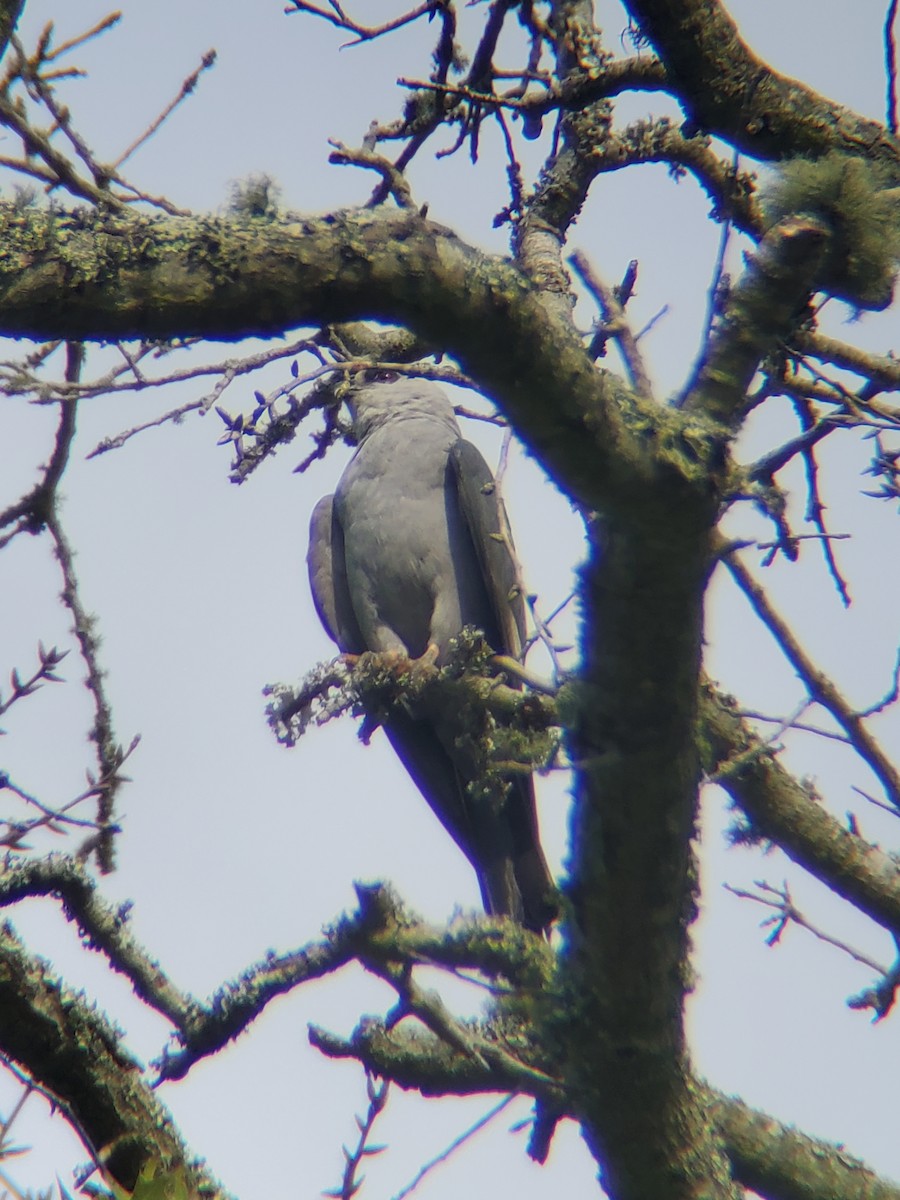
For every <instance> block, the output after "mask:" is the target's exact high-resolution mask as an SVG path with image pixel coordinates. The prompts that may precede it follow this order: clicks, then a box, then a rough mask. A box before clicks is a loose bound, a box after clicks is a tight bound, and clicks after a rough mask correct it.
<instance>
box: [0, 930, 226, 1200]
mask: <svg viewBox="0 0 900 1200" xmlns="http://www.w3.org/2000/svg"><path fill="white" fill-rule="evenodd" d="M0 1053H2V1054H3V1055H4V1056H5V1057H6V1058H9V1059H11V1060H12V1061H13V1062H14V1063H16V1064H17V1065H18V1066H19V1067H21V1068H22V1070H23V1071H25V1072H26V1073H27V1074H28V1075H29V1076H30V1077H31V1078H33V1079H34V1080H36V1081H37V1083H39V1084H40V1086H41V1088H42V1089H43V1090H44V1091H45V1092H48V1093H49V1094H50V1095H52V1096H53V1097H55V1099H56V1100H57V1102H58V1103H59V1105H60V1107H61V1108H62V1110H63V1112H64V1113H65V1114H66V1116H67V1118H68V1120H69V1122H70V1124H71V1125H72V1127H73V1129H74V1130H75V1131H76V1132H77V1133H78V1134H79V1136H80V1137H81V1139H82V1141H83V1142H84V1144H85V1147H86V1149H87V1150H88V1152H89V1153H90V1154H91V1156H92V1157H93V1158H94V1159H95V1160H99V1161H102V1162H103V1164H104V1167H105V1169H106V1171H107V1172H108V1173H109V1175H111V1176H112V1178H113V1179H114V1180H115V1181H116V1182H117V1183H119V1184H120V1185H121V1186H122V1187H124V1188H127V1189H129V1190H130V1189H131V1188H133V1187H134V1184H135V1182H136V1181H137V1179H138V1176H139V1175H140V1173H141V1171H142V1170H143V1169H144V1168H145V1167H147V1166H149V1165H153V1166H156V1167H159V1168H161V1169H163V1170H166V1169H173V1168H175V1167H179V1166H181V1167H184V1168H185V1169H186V1171H187V1176H186V1178H187V1181H188V1183H189V1184H190V1186H191V1187H193V1188H194V1189H195V1190H196V1193H197V1194H198V1195H200V1196H210V1197H211V1196H215V1195H218V1188H217V1186H216V1185H215V1183H214V1182H213V1180H212V1179H211V1178H210V1177H209V1176H208V1175H207V1174H206V1173H205V1172H204V1171H203V1170H202V1169H200V1168H199V1167H196V1166H194V1165H192V1164H191V1162H190V1161H189V1158H188V1154H187V1151H186V1149H185V1147H184V1146H183V1144H182V1143H181V1140H180V1138H179V1137H178V1134H177V1133H176V1131H175V1128H174V1126H173V1125H172V1122H171V1120H170V1118H169V1116H168V1114H167V1113H166V1112H165V1110H164V1109H163V1108H162V1106H161V1105H160V1104H159V1102H158V1101H157V1100H156V1098H155V1096H154V1095H153V1092H152V1091H151V1089H150V1087H149V1086H148V1085H147V1084H146V1083H145V1082H144V1081H143V1079H142V1078H141V1072H140V1068H139V1066H138V1064H137V1063H136V1062H135V1061H134V1060H133V1059H132V1058H131V1057H130V1055H128V1053H127V1052H126V1051H125V1050H124V1049H123V1048H122V1046H121V1039H120V1036H119V1034H117V1033H116V1032H115V1031H114V1030H113V1029H112V1027H111V1026H110V1025H109V1024H108V1023H107V1022H106V1020H105V1019H104V1018H103V1017H101V1016H100V1015H99V1014H98V1013H97V1012H96V1010H95V1009H94V1008H92V1007H91V1006H89V1005H88V1004H87V1003H86V1002H85V1001H84V1000H82V999H81V998H80V997H78V996H76V995H74V994H73V993H71V992H69V991H67V990H66V989H65V988H64V987H62V985H61V984H60V982H59V980H57V979H56V978H54V976H53V974H52V972H51V971H50V970H49V968H48V966H47V964H46V963H44V962H42V961H41V960H40V959H38V958H33V957H31V956H29V955H28V954H26V952H25V950H24V948H23V947H22V945H21V943H20V942H19V941H18V939H17V938H16V937H15V935H14V934H13V932H12V931H11V929H10V928H9V926H5V927H3V928H2V929H0Z"/></svg>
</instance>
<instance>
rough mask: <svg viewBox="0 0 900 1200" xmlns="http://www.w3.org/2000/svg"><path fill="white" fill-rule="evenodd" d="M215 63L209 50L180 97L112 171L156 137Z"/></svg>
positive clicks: (116, 169) (117, 161)
mask: <svg viewBox="0 0 900 1200" xmlns="http://www.w3.org/2000/svg"><path fill="white" fill-rule="evenodd" d="M215 61H216V52H215V50H207V52H206V53H205V54H204V55H203V58H202V59H201V61H200V66H199V67H198V68H197V70H196V71H194V72H193V73H192V74H190V75H188V77H187V79H185V81H184V82H183V83H182V85H181V87H180V89H179V91H178V95H177V96H176V97H175V99H174V100H172V102H171V103H170V104H168V105H166V107H165V108H164V109H163V111H162V112H161V113H160V114H159V116H158V117H157V118H156V120H155V121H151V122H150V124H149V125H148V127H147V128H146V129H145V130H144V132H143V133H142V134H141V135H140V137H137V138H135V140H134V141H133V142H132V143H131V145H130V146H129V147H128V149H127V150H125V151H123V152H122V154H120V155H119V157H118V158H117V159H116V161H115V162H114V163H113V164H112V165H111V167H110V170H111V171H118V169H119V167H121V165H122V163H124V162H125V161H126V160H127V159H129V158H131V156H132V154H134V152H135V151H136V150H137V149H138V148H139V147H140V146H143V144H144V143H145V142H146V141H147V140H148V139H149V138H151V137H152V136H153V135H154V133H156V131H157V130H158V129H159V128H160V126H161V125H162V124H163V123H164V122H165V121H166V120H167V119H168V118H169V117H170V116H171V115H172V113H173V112H174V111H175V109H176V108H177V107H178V105H179V104H181V102H182V101H183V100H186V99H187V97H188V96H190V94H191V93H192V92H193V90H194V88H196V86H197V84H198V82H199V81H200V76H201V75H202V74H203V72H204V71H208V70H209V69H210V68H211V67H212V66H214V65H215Z"/></svg>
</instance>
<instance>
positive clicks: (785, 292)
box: [683, 217, 828, 430]
mask: <svg viewBox="0 0 900 1200" xmlns="http://www.w3.org/2000/svg"><path fill="white" fill-rule="evenodd" d="M827 244H828V232H827V230H826V228H825V226H824V225H823V224H822V223H821V222H819V221H816V220H813V219H811V218H809V217H789V218H787V219H785V220H784V221H780V222H779V223H778V224H777V225H775V226H774V227H773V228H772V229H770V230H769V232H768V233H767V234H766V236H765V237H764V238H763V240H762V241H761V242H760V244H759V248H758V249H757V251H756V253H755V255H754V257H753V260H752V262H751V264H750V266H749V268H748V269H747V271H746V272H745V273H744V275H743V276H742V278H741V281H740V283H739V284H738V286H737V287H736V288H735V289H734V291H733V292H732V294H731V296H730V297H729V300H728V304H727V307H726V309H725V312H724V313H723V314H722V318H721V320H720V321H719V323H718V325H717V326H716V327H715V328H714V330H713V332H712V334H711V336H710V339H709V345H708V346H707V348H706V352H705V354H704V356H703V358H702V360H701V362H700V363H699V365H698V367H697V370H696V373H695V377H694V379H693V381H692V382H691V383H690V384H689V386H688V389H687V392H686V395H685V400H684V404H683V407H684V408H685V409H686V410H688V411H690V410H692V409H696V410H698V411H700V412H705V413H706V414H707V415H708V416H710V417H712V418H713V420H715V421H719V422H721V423H722V424H723V425H725V426H727V427H728V428H730V429H732V430H737V428H738V426H739V425H740V422H741V420H742V418H743V416H744V411H745V395H746V391H747V388H748V387H749V386H750V381H751V380H752V378H753V376H754V374H755V372H756V369H757V367H758V366H759V363H760V360H761V359H762V358H764V357H765V356H766V355H767V354H770V353H771V352H772V351H773V350H774V349H775V348H776V346H777V345H778V343H779V341H780V340H781V339H784V338H786V337H787V336H788V334H790V333H791V332H792V331H793V330H794V328H795V327H796V325H797V323H798V321H799V320H800V316H801V314H802V313H803V309H804V306H805V303H806V301H807V299H808V297H809V294H810V293H811V292H812V291H813V290H814V289H815V283H816V276H817V272H818V269H819V267H820V265H821V263H822V259H823V256H824V253H825V250H826V247H827Z"/></svg>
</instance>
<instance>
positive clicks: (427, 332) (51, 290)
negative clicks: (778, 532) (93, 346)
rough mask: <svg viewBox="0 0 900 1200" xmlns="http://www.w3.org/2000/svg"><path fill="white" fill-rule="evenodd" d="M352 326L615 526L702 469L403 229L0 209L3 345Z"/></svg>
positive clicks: (489, 270) (517, 294) (511, 270)
mask: <svg viewBox="0 0 900 1200" xmlns="http://www.w3.org/2000/svg"><path fill="white" fill-rule="evenodd" d="M367 317H368V318H376V319H381V320H385V321H399V322H401V323H403V324H405V325H408V326H409V327H410V328H411V329H413V330H414V331H415V332H417V333H418V334H419V335H420V336H422V337H424V338H425V339H427V340H428V341H430V342H431V343H432V344H435V345H440V346H441V347H443V348H444V349H445V350H447V351H449V352H451V353H453V354H454V355H456V356H457V358H458V359H459V360H460V362H461V363H462V365H463V368H464V370H465V371H466V372H467V374H469V375H471V376H472V377H473V378H475V379H477V380H478V381H479V383H480V384H481V385H482V386H483V387H484V388H485V390H487V391H488V392H489V393H490V394H491V395H492V396H493V397H494V398H495V399H497V400H498V402H500V403H501V405H502V406H503V407H504V408H505V409H506V410H507V411H508V412H510V413H514V414H515V418H516V425H517V430H518V432H519V434H520V435H521V437H522V438H523V440H524V441H525V442H526V444H528V445H529V447H530V448H531V449H532V451H533V452H534V453H535V454H536V455H537V456H538V457H539V459H540V460H541V461H542V462H543V463H544V465H545V466H546V468H547V469H548V471H550V472H551V473H552V474H553V476H554V477H555V478H556V479H557V481H558V482H559V484H560V485H561V486H562V487H564V488H565V489H566V490H568V491H569V492H570V494H572V495H573V496H575V497H576V498H577V499H579V500H580V501H581V502H582V503H584V504H585V505H586V506H587V507H589V508H603V509H605V510H619V511H621V512H622V513H623V515H625V516H627V515H628V513H629V512H630V511H631V509H632V508H633V506H634V504H635V503H637V504H638V505H640V504H641V497H642V495H643V493H644V491H645V489H646V487H647V485H648V484H651V485H652V482H653V480H654V478H655V477H656V476H657V475H658V474H659V473H660V472H661V473H662V474H664V475H668V474H669V473H670V472H672V471H674V472H675V473H676V474H677V473H679V472H684V470H685V464H684V461H683V456H684V454H685V450H686V448H687V449H688V452H689V455H690V458H691V459H695V458H696V456H697V454H698V452H699V453H700V455H701V456H702V455H704V454H707V453H713V451H711V450H710V449H709V448H708V447H704V446H703V445H702V444H703V442H704V440H706V441H707V442H708V441H709V440H710V435H709V431H708V430H706V429H705V428H704V427H702V426H697V427H694V426H692V425H691V424H690V422H689V421H688V422H686V421H685V418H684V417H682V416H680V415H679V414H674V413H672V412H668V411H666V410H664V409H659V408H655V407H653V406H646V405H643V406H642V405H641V404H640V402H639V401H638V400H637V399H636V398H635V397H634V396H632V394H631V393H630V392H628V391H627V389H625V387H624V386H623V385H622V384H621V383H620V382H619V381H618V380H617V379H616V377H615V376H612V375H608V374H604V373H600V372H598V371H597V370H596V368H595V367H594V364H593V363H592V362H591V360H590V358H589V356H588V355H587V353H586V351H585V349H584V347H583V345H582V343H581V340H580V339H579V338H578V336H577V334H576V333H575V331H574V329H572V327H571V325H570V323H569V322H568V320H567V319H566V318H564V317H561V316H559V315H557V314H554V312H553V311H548V308H547V306H546V305H545V304H544V302H543V300H542V296H541V293H540V291H539V290H538V289H536V288H535V287H534V286H533V285H532V284H530V283H529V281H528V280H527V279H526V278H525V277H524V276H523V275H522V274H521V273H520V272H519V271H517V270H516V269H515V267H513V266H512V265H511V264H510V263H508V262H506V261H504V260H501V259H497V258H490V257H488V256H487V255H484V254H481V253H479V252H477V251H475V250H473V249H472V248H471V247H469V246H467V245H466V244H465V243H464V242H462V241H461V240H460V239H459V238H457V237H455V236H454V235H453V234H452V233H451V232H450V231H449V230H447V229H445V228H444V227H442V226H439V225H435V224H433V223H431V222H428V221H426V220H424V219H422V218H421V217H419V216H418V215H417V214H415V213H410V212H397V211H395V210H391V209H388V210H384V209H380V210H376V211H373V212H367V211H346V212H340V213H335V214H333V215H331V216H328V217H324V218H321V219H315V218H297V219H296V220H290V221H284V222H270V221H263V220H254V221H246V220H244V221H241V220H224V219H214V218H199V219H197V220H194V221H186V220H170V219H163V218H148V217H134V216H132V217H119V216H117V215H115V214H98V213H95V212H85V211H82V212H77V213H71V214H52V213H49V212H46V211H40V212H35V211H26V212H18V211H16V210H15V209H14V208H13V207H12V206H6V207H3V206H0V332H3V333H5V334H7V335H11V336H25V337H36V338H45V337H48V336H56V335H60V334H61V335H64V336H71V337H79V338H84V339H108V338H127V337H141V338H145V339H146V338H167V337H172V336H176V335H177V336H180V337H184V336H200V337H207V338H217V339H237V338H240V337H247V336H252V335H266V334H268V335H271V334H274V333H281V332H283V331H284V330H286V329H290V328H294V327H296V326H298V325H302V324H304V323H307V322H313V321H314V322H315V323H317V324H318V323H320V322H322V321H326V322H327V321H346V320H354V319H357V318H367ZM498 345H499V346H503V347H504V353H503V354H498V353H497V346H498ZM650 428H652V429H653V430H654V434H653V438H652V440H648V438H647V437H646V432H647V430H648V429H650Z"/></svg>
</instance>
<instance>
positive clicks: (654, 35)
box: [625, 0, 900, 166]
mask: <svg viewBox="0 0 900 1200" xmlns="http://www.w3.org/2000/svg"><path fill="white" fill-rule="evenodd" d="M625 7H626V8H627V9H628V11H629V12H630V13H631V15H632V16H633V17H634V19H635V20H636V21H637V22H638V24H639V25H640V27H641V29H642V30H643V32H644V33H646V35H647V36H648V37H649V38H650V40H651V41H652V42H653V44H654V46H655V47H656V51H657V53H658V54H659V56H660V58H661V59H662V60H663V62H664V63H665V65H666V70H667V73H668V80H669V86H670V88H671V89H672V90H673V91H674V93H675V94H676V95H677V96H678V98H679V99H680V101H681V103H682V104H683V105H684V107H685V109H686V111H687V113H688V115H689V116H690V117H691V118H692V120H693V122H694V123H695V124H696V125H697V127H698V128H699V129H701V130H704V131H705V132H707V133H711V134H715V135H716V136H717V137H721V138H724V139H725V140H726V141H728V142H730V143H731V144H732V145H733V146H735V147H737V148H738V149H740V150H742V151H744V152H745V153H747V154H751V155H753V156H754V157H755V158H767V159H771V158H776V159H780V158H790V157H793V156H796V155H806V156H809V157H819V156H820V155H822V154H825V153H827V152H828V151H829V150H834V149H838V150H844V151H846V152H847V153H849V154H859V153H861V152H862V153H865V154H866V155H867V156H869V157H871V158H872V159H874V160H880V161H883V162H888V163H891V164H893V165H894V166H900V143H898V142H897V139H896V138H893V137H891V136H890V134H888V133H887V131H886V130H885V128H884V126H883V125H879V124H878V123H877V122H876V121H868V120H864V119H863V118H861V117H858V116H857V115H856V114H855V113H853V112H851V111H850V110H849V109H846V108H843V107H841V105H839V104H835V103H834V102H833V101H831V100H828V99H826V98H825V97H823V96H820V95H819V94H818V93H816V92H814V91H813V90H812V89H811V88H808V87H806V85H805V84H802V83H800V82H798V81H797V80H796V79H790V78H789V77H788V76H786V75H780V74H778V72H777V71H773V70H772V69H771V68H770V67H769V66H768V64H767V63H766V62H764V61H763V60H762V59H760V58H758V57H757V56H756V55H755V54H754V53H753V52H752V51H751V50H750V49H749V47H748V46H747V45H746V43H745V42H744V41H743V40H742V39H741V37H740V35H739V34H738V30H737V26H736V24H735V22H734V21H733V20H732V18H731V17H730V16H729V15H728V13H727V12H726V10H725V8H724V6H723V5H722V4H721V3H720V0H626V4H625Z"/></svg>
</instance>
